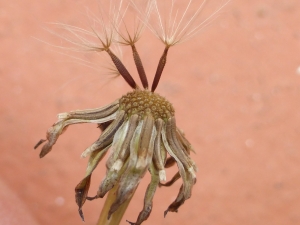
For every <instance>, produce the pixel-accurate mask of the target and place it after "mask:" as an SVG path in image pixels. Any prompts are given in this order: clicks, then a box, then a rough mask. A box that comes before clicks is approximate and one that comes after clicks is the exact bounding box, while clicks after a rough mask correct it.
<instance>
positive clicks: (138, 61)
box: [131, 44, 148, 89]
mask: <svg viewBox="0 0 300 225" xmlns="http://www.w3.org/2000/svg"><path fill="white" fill-rule="evenodd" d="M131 48H132V53H133V59H134V62H135V65H136V68H137V70H138V73H139V76H140V79H141V81H142V84H143V87H144V88H145V89H148V80H147V76H146V73H145V70H144V67H143V63H142V60H141V58H140V55H139V53H138V52H137V50H136V47H135V45H134V44H133V45H131Z"/></svg>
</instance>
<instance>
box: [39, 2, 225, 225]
mask: <svg viewBox="0 0 300 225" xmlns="http://www.w3.org/2000/svg"><path fill="white" fill-rule="evenodd" d="M112 2H114V3H116V1H112ZM205 2H206V1H203V2H202V3H201V4H200V6H199V8H198V9H197V10H196V11H195V12H194V13H193V14H192V15H191V16H190V17H188V19H187V23H184V19H185V17H187V12H188V10H190V5H191V3H192V0H190V1H189V2H188V4H187V6H186V8H185V9H184V11H183V14H182V15H181V16H180V15H179V13H178V11H177V10H176V9H174V8H173V6H174V1H172V2H171V6H172V7H171V8H170V11H169V14H168V16H167V18H163V16H162V14H161V10H160V8H159V5H158V1H156V0H147V1H143V3H144V7H143V8H140V6H139V4H138V1H130V2H129V3H128V4H124V1H122V0H120V1H119V2H118V4H115V5H114V4H112V5H111V6H110V10H109V16H110V18H109V20H108V22H105V20H104V17H103V14H102V15H101V17H100V19H95V20H94V21H95V24H99V25H100V27H101V29H100V31H101V32H99V31H98V30H97V29H94V28H93V29H92V31H86V30H83V29H81V28H76V27H73V26H69V25H63V27H64V29H66V30H67V31H69V32H70V33H71V34H72V35H74V37H75V38H76V39H77V41H79V42H76V41H75V42H74V41H73V40H72V39H69V38H67V39H66V40H68V41H70V42H71V43H74V44H75V45H76V46H77V47H83V48H86V49H87V50H92V51H99V52H106V53H107V54H108V55H109V56H110V58H111V60H112V62H113V64H114V67H115V69H116V70H117V71H118V73H119V74H120V75H121V76H122V77H123V78H124V80H125V81H126V82H127V83H128V84H129V85H130V87H131V88H132V89H133V90H132V91H131V92H129V93H127V94H125V95H123V96H122V97H121V98H119V99H117V100H116V101H114V102H113V103H111V104H109V105H107V106H104V107H101V108H96V109H86V110H76V111H71V112H65V113H60V114H58V121H57V122H56V123H55V124H54V125H53V126H52V127H50V128H49V129H48V131H47V140H43V139H42V140H40V141H39V142H38V143H37V144H36V146H35V147H34V148H37V147H38V146H39V145H41V144H42V143H44V142H46V143H45V144H44V145H43V147H42V150H41V153H40V157H41V158H42V157H44V156H45V155H46V154H48V153H49V152H50V151H51V150H52V147H53V145H54V144H55V143H56V141H57V140H58V138H59V136H60V135H61V134H62V133H63V132H64V131H65V130H66V128H67V127H68V126H70V125H73V124H77V123H96V124H98V127H99V128H100V129H101V131H102V133H101V135H100V137H99V138H98V139H97V140H96V141H95V142H94V143H93V144H92V145H91V146H89V147H88V148H87V149H86V150H84V151H83V153H82V155H81V156H82V157H87V156H89V161H88V166H87V169H86V174H85V177H84V178H83V179H82V180H81V181H80V182H79V183H78V185H77V186H76V188H75V193H76V195H75V199H76V203H77V205H78V207H79V214H80V216H81V218H82V219H83V220H84V217H83V212H82V207H83V205H84V203H85V202H86V200H94V199H97V198H102V197H104V196H105V195H106V193H107V192H109V191H110V190H112V189H113V188H114V187H115V186H116V187H118V189H117V191H116V199H115V200H114V202H113V203H112V205H111V206H110V209H109V211H108V214H107V217H108V218H107V219H109V218H110V217H111V216H112V215H113V214H114V213H115V212H116V211H117V210H118V209H119V208H120V206H122V204H124V203H125V202H126V201H128V200H129V199H131V197H132V195H133V194H134V192H135V190H136V188H137V187H138V185H139V183H140V181H141V179H142V178H143V177H144V175H145V173H146V172H147V171H149V172H150V174H151V181H150V184H149V185H148V188H147V190H146V194H145V200H144V206H143V209H142V211H141V212H140V213H139V216H138V218H137V220H136V222H134V223H133V222H129V221H128V222H129V223H130V224H134V225H139V224H141V223H142V222H143V221H145V220H146V219H147V218H148V217H149V215H150V213H151V210H152V204H153V203H152V202H153V197H154V193H155V191H156V188H157V187H162V186H165V187H168V186H171V185H172V184H173V183H175V182H176V181H177V180H179V179H180V178H181V179H182V185H181V188H180V190H179V193H178V195H177V197H176V199H175V200H174V202H172V203H171V204H170V205H169V207H168V208H167V210H166V211H165V212H164V216H166V215H167V213H168V212H177V211H178V209H179V207H180V206H181V205H182V204H184V202H185V201H186V200H187V199H189V198H190V197H191V192H192V188H193V186H194V184H195V183H196V171H197V167H196V165H195V163H194V161H193V160H192V159H191V157H190V152H191V151H193V148H192V146H191V144H190V143H189V141H188V140H187V139H186V138H185V136H184V134H183V132H181V131H180V129H179V128H178V127H177V125H176V119H175V110H174V108H173V106H172V104H171V103H170V102H169V101H168V100H166V99H165V98H164V97H162V96H160V95H159V94H157V93H155V90H156V87H157V85H158V83H159V80H160V77H161V74H162V72H163V69H164V67H165V65H166V61H167V54H168V50H169V49H170V48H171V47H172V46H174V45H176V44H178V43H181V42H183V41H186V40H187V39H189V38H190V37H191V36H193V35H195V33H197V32H198V31H199V30H200V29H201V28H202V27H203V25H204V24H206V23H207V21H209V19H206V20H205V21H204V22H202V23H200V24H195V20H196V18H197V17H198V16H199V14H200V12H201V10H202V9H203V6H204V3H205ZM139 3H140V2H139ZM128 7H133V8H134V9H135V10H136V12H137V15H136V16H135V19H134V20H135V21H138V22H135V23H134V24H135V25H136V24H137V25H136V26H135V27H134V29H133V33H132V34H131V33H130V32H129V29H128V27H127V24H126V23H125V14H126V12H127V11H128ZM122 10H123V11H122ZM219 10H220V9H218V10H217V11H216V12H218V11H219ZM151 16H155V18H154V19H155V20H156V22H157V23H156V25H158V26H157V27H155V24H153V23H152V20H151V18H150V17H151ZM165 19H166V20H165ZM164 21H167V22H164ZM122 25H123V26H125V27H123V28H124V29H123V30H122V29H121V27H122ZM145 27H148V28H149V29H150V30H151V31H153V33H154V34H155V35H156V36H157V37H158V38H159V39H160V40H161V41H162V42H163V43H164V45H165V50H164V52H163V54H162V56H161V58H160V61H159V63H158V66H157V70H156V73H155V76H154V80H153V83H152V86H151V89H150V90H148V80H147V76H146V73H145V70H144V67H143V65H142V60H141V58H140V56H139V54H138V51H137V49H136V46H135V43H136V42H137V41H139V39H140V35H141V33H142V31H143V29H144V28H145ZM124 31H125V32H124ZM82 34H84V35H87V36H93V37H96V38H97V40H98V42H99V43H96V42H93V43H91V42H90V41H89V40H88V39H87V38H86V37H82V36H81V35H82ZM113 44H116V45H125V46H131V49H132V53H133V58H134V62H135V65H136V68H137V71H138V74H139V76H140V80H141V83H142V85H143V89H141V88H140V87H139V86H138V85H137V83H136V82H135V80H134V79H133V78H132V76H131V74H130V73H129V71H128V70H127V69H126V67H125V66H124V65H123V63H122V60H121V59H120V58H119V57H118V56H117V55H116V54H114V52H113V50H112V49H111V47H112V45H113ZM109 149H111V154H110V156H109V158H108V160H107V162H106V167H107V172H106V176H105V178H104V179H103V181H102V182H101V184H100V186H99V189H98V191H97V193H96V195H95V196H94V197H89V196H88V192H89V187H90V183H91V177H92V174H93V171H94V169H95V168H96V167H97V165H98V163H99V162H100V161H101V160H102V159H103V157H104V156H105V155H106V154H107V152H108V150H109ZM173 165H177V167H178V172H177V173H176V174H175V175H174V177H173V178H171V179H170V180H169V181H168V182H165V181H166V180H167V174H166V168H169V167H171V166H173ZM164 182H165V183H164Z"/></svg>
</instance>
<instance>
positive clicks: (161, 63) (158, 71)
mask: <svg viewBox="0 0 300 225" xmlns="http://www.w3.org/2000/svg"><path fill="white" fill-rule="evenodd" d="M169 47H170V46H168V45H167V46H166V47H165V50H164V53H163V54H162V56H161V57H160V60H159V63H158V66H157V69H156V73H155V76H154V79H153V83H152V87H151V91H152V92H154V91H155V89H156V87H157V85H158V82H159V80H160V77H161V74H162V72H163V70H164V68H165V65H166V62H167V55H168V50H169Z"/></svg>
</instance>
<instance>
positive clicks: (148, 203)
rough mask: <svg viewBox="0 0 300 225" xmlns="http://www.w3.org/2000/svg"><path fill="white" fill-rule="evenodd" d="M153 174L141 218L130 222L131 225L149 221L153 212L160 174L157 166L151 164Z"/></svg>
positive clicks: (140, 214)
mask: <svg viewBox="0 0 300 225" xmlns="http://www.w3.org/2000/svg"><path fill="white" fill-rule="evenodd" d="M149 170H150V173H151V182H150V184H149V185H148V187H147V190H146V194H145V198H144V207H143V210H142V211H141V212H140V213H139V216H138V218H137V221H136V222H135V223H132V222H129V221H127V222H129V223H130V224H131V225H140V224H141V223H142V222H143V221H145V220H147V219H148V217H149V215H150V213H151V211H152V205H153V197H154V194H155V191H156V188H157V186H158V183H159V173H158V171H157V170H156V169H155V166H154V165H153V164H151V166H150V168H149Z"/></svg>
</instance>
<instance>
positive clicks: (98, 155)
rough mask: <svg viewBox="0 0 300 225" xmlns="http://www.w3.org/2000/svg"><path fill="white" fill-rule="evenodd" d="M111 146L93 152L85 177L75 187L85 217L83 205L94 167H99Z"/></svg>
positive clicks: (77, 201) (76, 198)
mask: <svg viewBox="0 0 300 225" xmlns="http://www.w3.org/2000/svg"><path fill="white" fill-rule="evenodd" d="M109 147H110V146H107V147H106V148H105V149H101V150H99V151H97V152H93V153H92V154H91V156H90V159H89V162H88V166H87V169H86V175H85V178H83V179H82V180H81V181H80V182H79V184H77V186H76V187H75V200H76V203H77V205H78V207H79V209H78V210H79V214H80V216H81V218H82V220H84V218H83V213H82V211H81V207H82V206H83V204H84V202H85V201H86V198H87V194H88V190H89V187H90V181H91V175H92V172H93V171H94V169H95V168H96V167H97V165H98V163H99V162H100V161H101V159H103V157H104V156H105V154H106V152H107V150H108V149H109Z"/></svg>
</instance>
